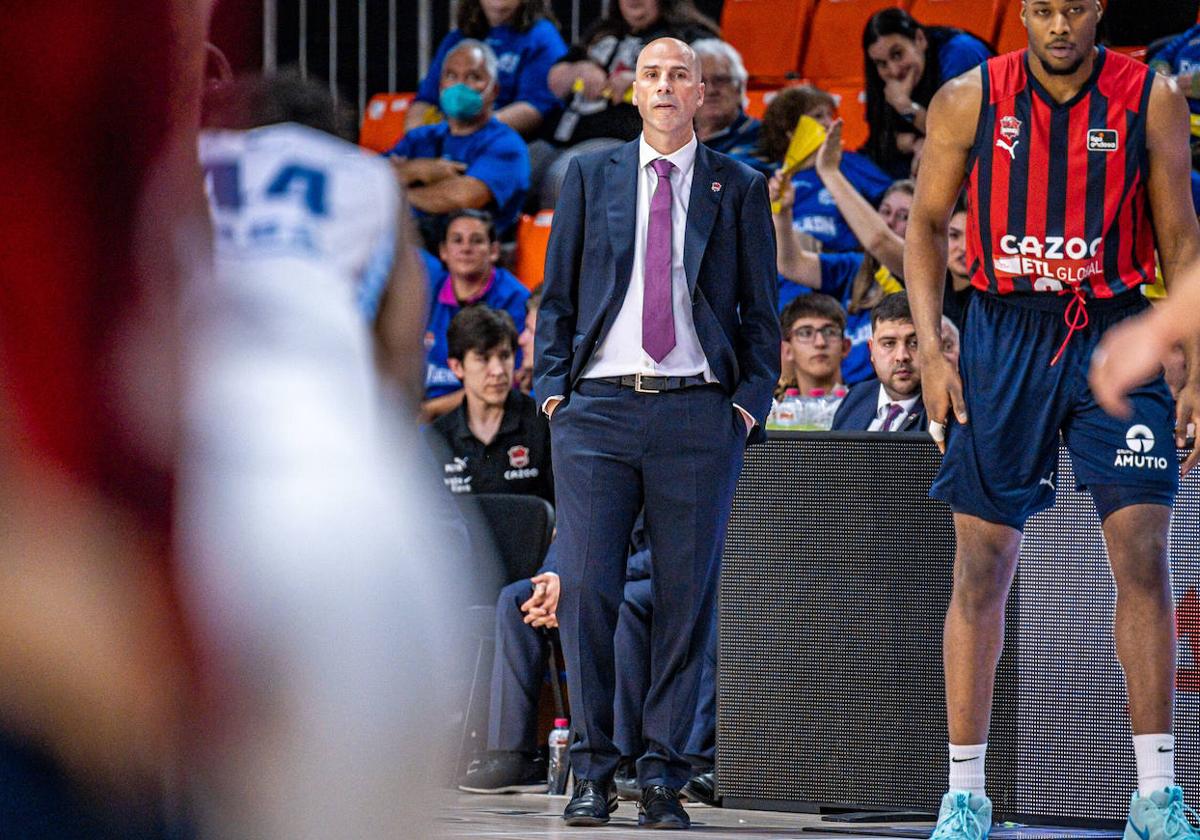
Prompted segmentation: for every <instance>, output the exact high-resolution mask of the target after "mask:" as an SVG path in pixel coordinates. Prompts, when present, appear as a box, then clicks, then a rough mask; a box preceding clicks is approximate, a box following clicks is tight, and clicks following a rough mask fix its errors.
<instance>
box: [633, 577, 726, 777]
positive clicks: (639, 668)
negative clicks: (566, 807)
mask: <svg viewBox="0 0 1200 840" xmlns="http://www.w3.org/2000/svg"><path fill="white" fill-rule="evenodd" d="M653 628H654V603H653V593H652V592H651V589H650V581H649V580H648V579H647V580H631V581H629V582H628V583H626V584H625V600H624V601H623V602H622V603H621V612H620V616H619V617H618V618H617V635H616V641H615V647H616V666H617V696H616V701H615V702H614V705H613V715H614V727H615V732H614V738H613V740H614V741H615V742H616V744H617V749H618V750H620V752H621V755H622V756H625V757H637V756H640V755H641V754H642V753H643V752H645V750H646V742H645V740H644V738H643V737H642V720H643V714H642V713H643V710H644V708H645V704H646V694H647V692H648V689H649V685H650V635H651V633H652V632H653ZM716 754H717V621H716V618H715V617H714V619H713V623H712V630H711V632H710V633H709V634H708V644H707V645H706V646H705V649H704V666H703V667H702V668H701V670H700V690H699V697H698V698H697V700H696V716H695V720H694V721H693V722H692V732H691V734H690V735H689V736H688V742H687V746H686V748H685V749H684V756H685V757H686V758H687V760H688V762H689V763H690V764H691V767H692V772H693V773H705V772H707V771H709V770H711V769H712V768H713V766H714V765H715V764H716Z"/></svg>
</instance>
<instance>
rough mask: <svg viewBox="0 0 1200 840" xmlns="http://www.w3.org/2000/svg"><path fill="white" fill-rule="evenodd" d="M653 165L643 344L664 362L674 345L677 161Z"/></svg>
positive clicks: (644, 295) (644, 297) (657, 360)
mask: <svg viewBox="0 0 1200 840" xmlns="http://www.w3.org/2000/svg"><path fill="white" fill-rule="evenodd" d="M651 165H652V166H653V167H654V171H655V172H657V173H658V188H657V189H655V190H654V197H653V198H651V199H650V225H649V228H648V230H647V231H646V273H645V281H646V284H645V288H644V289H643V291H642V347H643V348H644V349H645V351H646V352H647V353H649V354H650V358H651V359H654V361H656V362H661V361H662V360H663V359H665V358H666V357H667V354H668V353H670V352H671V350H672V349H673V348H674V347H675V316H674V314H673V313H672V312H671V170H672V169H674V168H675V164H673V163H671V161H669V160H667V159H666V158H659V159H658V160H656V161H654V163H653V164H651Z"/></svg>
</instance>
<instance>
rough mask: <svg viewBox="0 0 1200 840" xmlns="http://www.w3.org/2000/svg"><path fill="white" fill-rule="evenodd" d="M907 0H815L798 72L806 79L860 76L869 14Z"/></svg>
mask: <svg viewBox="0 0 1200 840" xmlns="http://www.w3.org/2000/svg"><path fill="white" fill-rule="evenodd" d="M893 6H899V7H901V8H905V9H906V8H908V6H909V3H908V0H900V1H899V2H896V0H817V5H816V8H815V9H814V10H813V17H812V25H811V26H810V28H809V33H808V44H807V45H806V46H805V50H804V63H803V64H802V65H801V70H802V72H801V75H802V76H804V77H806V78H809V79H861V78H862V75H863V51H862V46H861V45H862V31H863V27H864V26H866V25H867V20H869V19H870V17H871V15H873V14H875V13H876V12H878V11H880V10H881V9H888V8H891V7H893Z"/></svg>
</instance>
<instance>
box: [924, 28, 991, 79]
mask: <svg viewBox="0 0 1200 840" xmlns="http://www.w3.org/2000/svg"><path fill="white" fill-rule="evenodd" d="M927 31H929V32H930V48H931V49H935V50H937V57H938V69H939V70H940V73H939V78H938V87H941V86H942V85H944V84H946V82H948V81H950V80H951V79H953V78H955V77H956V76H961V75H962V74H963V73H966V72H967V71H968V70H973V69H975V68H976V67H978V66H979V65H980V64H983V62H985V61H987V60H988V59H989V58H991V57H992V52H991V50H989V49H988V46H987V44H985V43H983V41H981V40H979V39H978V38H976V37H975V36H974V35H972V34H971V33H970V32H957V31H955V30H938V29H937V28H931V29H930V30H927ZM943 33H945V34H943Z"/></svg>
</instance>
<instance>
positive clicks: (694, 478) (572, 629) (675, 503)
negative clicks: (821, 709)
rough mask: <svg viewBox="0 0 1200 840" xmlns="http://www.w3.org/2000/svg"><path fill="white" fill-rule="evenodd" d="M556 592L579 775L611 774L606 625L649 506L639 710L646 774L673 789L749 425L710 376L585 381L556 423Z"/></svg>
mask: <svg viewBox="0 0 1200 840" xmlns="http://www.w3.org/2000/svg"><path fill="white" fill-rule="evenodd" d="M550 433H551V439H552V441H553V453H554V454H553V458H554V478H555V493H556V496H557V506H556V507H557V519H558V523H559V531H558V538H557V546H556V548H557V551H558V554H557V556H558V558H559V565H558V572H559V576H560V578H561V583H562V593H563V594H562V597H561V599H560V602H559V607H558V618H559V633H560V638H561V640H562V644H563V655H564V657H565V658H566V662H567V684H568V688H569V690H570V693H571V709H572V712H573V714H574V716H575V717H574V723H573V730H574V736H575V741H574V743H573V744H572V747H571V763H572V767H573V768H574V770H575V774H576V776H577V777H578V778H582V779H593V780H597V781H601V780H606V779H609V778H611V776H612V775H613V772H614V771H615V770H616V766H617V763H618V761H619V760H620V757H621V753H620V750H619V749H618V748H617V746H616V744H615V743H614V741H613V736H614V723H613V695H614V691H615V685H616V673H615V650H614V635H615V632H616V626H617V616H618V612H619V610H620V607H621V602H622V600H623V596H624V589H625V561H626V556H627V543H628V540H629V533H630V531H631V530H632V529H633V525H634V521H635V520H636V519H637V515H638V511H639V510H640V509H641V508H642V506H643V505H644V506H645V528H646V536H647V541H648V543H649V547H650V553H651V556H652V557H653V558H654V560H653V571H652V577H651V582H652V583H651V587H652V602H653V610H654V627H653V633H652V635H651V638H650V678H649V687H648V689H647V692H646V701H645V705H644V708H643V722H642V733H643V736H644V739H645V742H646V751H645V753H644V754H643V755H642V757H641V758H640V759H639V760H638V780H639V782H640V783H641V784H642V785H643V786H645V785H652V784H659V785H666V786H668V787H673V788H679V787H681V786H683V785H684V784H685V783H686V782H687V781H688V779H689V778H690V777H691V765H690V763H689V762H688V760H687V758H686V757H685V751H686V749H687V742H688V738H689V736H690V734H691V730H692V725H693V721H694V719H695V710H696V701H697V697H698V693H699V687H700V676H701V670H702V668H703V664H704V652H705V648H706V646H707V643H708V640H709V634H710V632H711V629H712V624H713V620H714V617H715V604H716V595H717V582H718V577H719V575H720V566H721V552H722V549H723V548H724V541H725V528H726V525H727V524H728V520H729V510H730V507H731V505H732V502H733V491H734V487H735V485H736V483H737V477H738V473H739V472H740V470H741V465H742V455H743V452H744V448H745V438H746V427H745V424H744V422H743V421H742V419H741V415H740V413H739V412H738V411H737V409H736V408H734V406H733V403H732V402H731V401H730V398H729V397H728V396H727V395H726V394H725V393H724V391H722V390H721V388H719V387H718V386H715V385H708V386H700V387H694V388H684V389H679V390H674V391H665V392H663V393H658V394H642V393H638V392H636V391H634V390H633V389H632V388H624V387H621V386H619V385H613V384H611V383H605V382H600V381H597V380H589V379H583V380H581V381H580V382H579V383H578V384H577V385H576V387H575V390H574V391H573V392H572V394H571V395H570V397H569V398H568V399H567V401H566V402H564V403H562V404H561V405H560V406H559V408H558V409H557V410H556V411H555V413H554V417H553V418H552V419H551V421H550Z"/></svg>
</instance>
